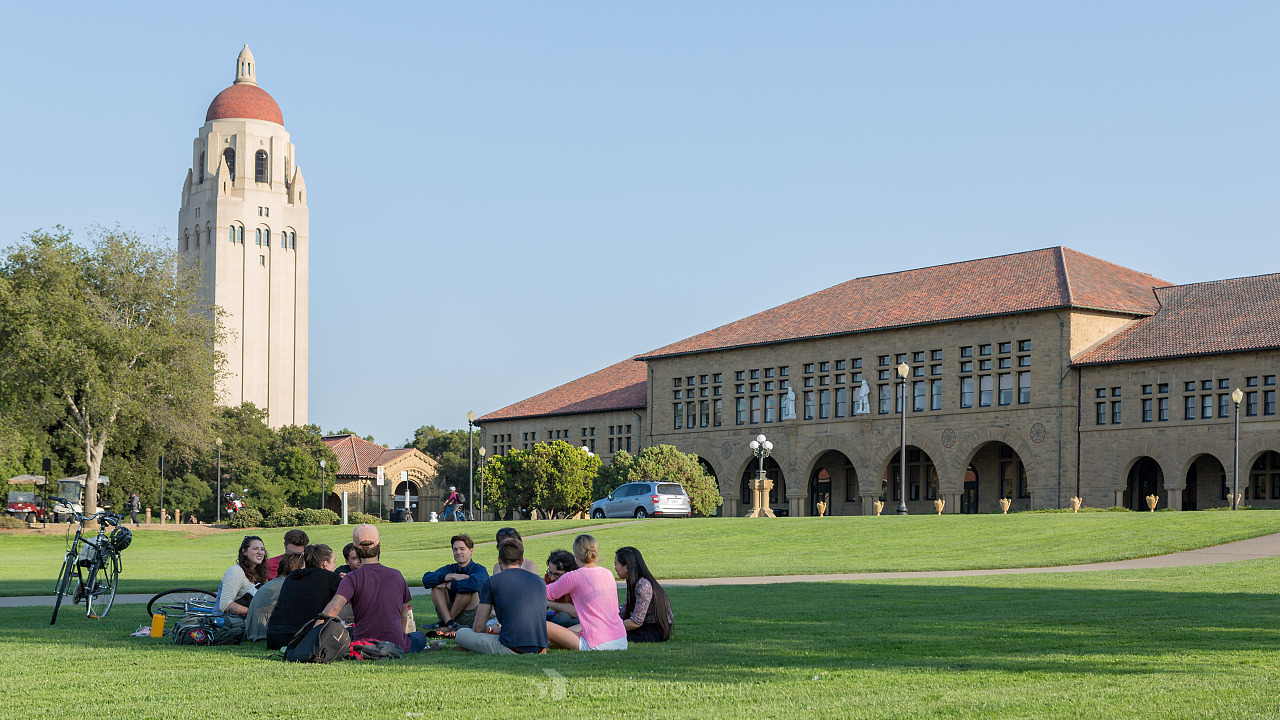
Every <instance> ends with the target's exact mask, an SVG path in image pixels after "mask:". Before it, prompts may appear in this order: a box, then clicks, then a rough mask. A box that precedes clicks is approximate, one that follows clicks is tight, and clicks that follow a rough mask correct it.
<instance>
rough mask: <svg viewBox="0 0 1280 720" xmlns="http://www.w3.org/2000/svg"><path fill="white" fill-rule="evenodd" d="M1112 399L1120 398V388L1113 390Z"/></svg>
mask: <svg viewBox="0 0 1280 720" xmlns="http://www.w3.org/2000/svg"><path fill="white" fill-rule="evenodd" d="M1111 397H1120V388H1118V387H1113V388H1111Z"/></svg>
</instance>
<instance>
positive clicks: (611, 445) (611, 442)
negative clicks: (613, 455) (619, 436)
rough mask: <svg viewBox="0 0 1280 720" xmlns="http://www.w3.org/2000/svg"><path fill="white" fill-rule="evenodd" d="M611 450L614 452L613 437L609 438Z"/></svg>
mask: <svg viewBox="0 0 1280 720" xmlns="http://www.w3.org/2000/svg"><path fill="white" fill-rule="evenodd" d="M609 452H613V438H609Z"/></svg>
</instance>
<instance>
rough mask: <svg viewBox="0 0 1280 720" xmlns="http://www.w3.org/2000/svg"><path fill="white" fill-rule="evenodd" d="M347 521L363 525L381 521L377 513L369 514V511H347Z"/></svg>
mask: <svg viewBox="0 0 1280 720" xmlns="http://www.w3.org/2000/svg"><path fill="white" fill-rule="evenodd" d="M347 521H348V522H350V523H351V524H352V525H364V524H365V523H379V522H382V518H380V517H378V516H377V515H370V514H369V513H362V512H350V513H347Z"/></svg>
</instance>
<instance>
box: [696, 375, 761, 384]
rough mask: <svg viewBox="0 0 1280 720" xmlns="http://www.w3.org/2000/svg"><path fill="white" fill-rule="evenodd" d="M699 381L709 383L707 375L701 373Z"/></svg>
mask: <svg viewBox="0 0 1280 720" xmlns="http://www.w3.org/2000/svg"><path fill="white" fill-rule="evenodd" d="M766 377H767V376H766ZM698 382H699V383H700V384H702V385H706V384H707V376H706V375H699V376H698Z"/></svg>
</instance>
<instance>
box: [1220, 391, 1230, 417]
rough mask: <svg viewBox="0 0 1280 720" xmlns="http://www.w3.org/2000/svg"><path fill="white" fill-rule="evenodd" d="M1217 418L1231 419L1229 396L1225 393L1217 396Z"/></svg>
mask: <svg viewBox="0 0 1280 720" xmlns="http://www.w3.org/2000/svg"><path fill="white" fill-rule="evenodd" d="M1218 417H1220V418H1224V417H1231V396H1230V395H1228V394H1227V393H1221V394H1219V395H1218Z"/></svg>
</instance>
